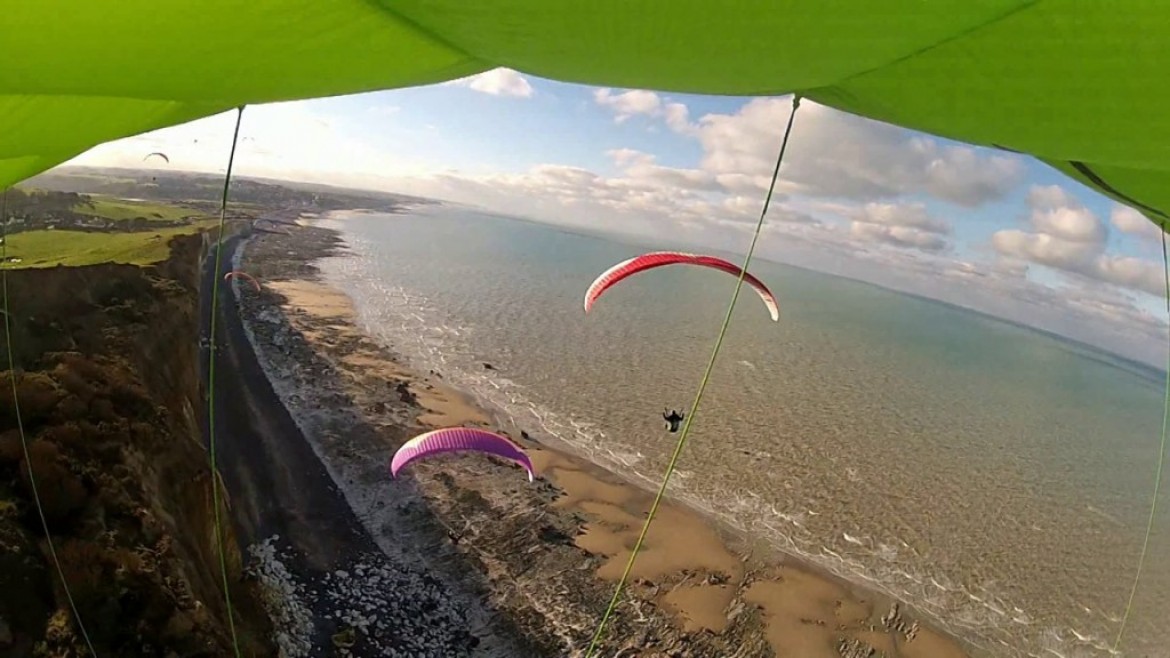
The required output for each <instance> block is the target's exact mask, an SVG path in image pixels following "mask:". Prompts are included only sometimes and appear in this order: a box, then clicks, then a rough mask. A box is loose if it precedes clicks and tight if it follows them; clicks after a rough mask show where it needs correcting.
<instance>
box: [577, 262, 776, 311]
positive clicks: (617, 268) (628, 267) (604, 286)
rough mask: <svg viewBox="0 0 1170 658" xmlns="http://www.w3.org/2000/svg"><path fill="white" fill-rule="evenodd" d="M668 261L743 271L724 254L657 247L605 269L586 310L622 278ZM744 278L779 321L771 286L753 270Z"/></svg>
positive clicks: (587, 295) (733, 272)
mask: <svg viewBox="0 0 1170 658" xmlns="http://www.w3.org/2000/svg"><path fill="white" fill-rule="evenodd" d="M664 265H699V266H702V267H710V268H713V269H716V270H719V271H721V272H726V273H727V274H730V275H732V276H735V277H738V276H739V275H740V273H742V272H743V270H742V269H741V268H740V267H739V266H737V265H735V264H733V263H729V262H727V261H725V260H723V259H722V258H716V257H715V256H700V255H697V254H687V253H682V252H677V251H655V252H651V253H648V254H642V255H641V256H637V257H635V258H631V259H629V260H626V261H622V262H620V263H618V264H617V265H614V266H613V267H611V268H609V269H608V270H606V271H604V272H602V273H601V276H599V277H597V279H596V280H594V281H593V283H592V284H590V285H589V289H588V290H587V291H585V312H586V313H588V312H589V309H590V308H591V307H592V306H593V302H595V301H597V298H598V297H601V294H602V293H604V292H605V291H606V290H608V289H609V288H610V287H612V286H613V285H614V284H616V283H617V282H619V281H621V280H622V279H625V278H627V277H629V276H633V275H634V274H637V273H639V272H645V271H646V270H650V269H654V268H656V267H662V266H664ZM743 280H744V283H746V284H748V285H749V286H751V287H752V288H753V289H754V290H755V291H756V293H757V294H759V296H760V299H762V300H763V301H764V305H765V306H767V307H768V313H769V314H770V315H771V316H772V320H773V321H778V320H779V319H780V306H779V304H777V303H776V297H775V295H773V294H772V291H771V290H768V287H767V286H765V285H764V283H763V282H762V281H760V280H759V279H757V278H756V277H754V276H752V275H751V274H750V273H744V276H743Z"/></svg>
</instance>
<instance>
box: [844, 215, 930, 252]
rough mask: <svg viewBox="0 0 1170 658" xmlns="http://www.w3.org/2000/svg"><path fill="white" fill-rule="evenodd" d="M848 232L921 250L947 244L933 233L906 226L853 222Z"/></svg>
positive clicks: (864, 237)
mask: <svg viewBox="0 0 1170 658" xmlns="http://www.w3.org/2000/svg"><path fill="white" fill-rule="evenodd" d="M849 234H850V235H852V236H853V237H855V238H859V239H862V240H872V241H874V242H884V243H886V244H891V245H894V246H897V247H913V248H915V249H922V250H923V251H942V250H944V249H946V248H947V247H948V246H949V245H948V243H947V241H946V240H945V239H943V238H942V237H940V236H939V235H937V234H935V233H931V232H928V231H923V230H920V229H916V228H911V227H908V226H883V225H881V224H870V223H867V222H853V223H852V224H850V227H849Z"/></svg>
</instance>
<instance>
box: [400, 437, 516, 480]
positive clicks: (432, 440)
mask: <svg viewBox="0 0 1170 658" xmlns="http://www.w3.org/2000/svg"><path fill="white" fill-rule="evenodd" d="M449 452H481V453H485V454H489V455H495V456H497V457H503V458H504V459H507V460H509V461H512V462H515V463H517V464H519V465H520V466H522V467H524V470H525V471H528V481H529V482H531V481H532V479H533V469H532V460H531V459H529V458H528V453H526V452H524V450H523V449H522V448H521V447H520V446H518V445H516V444H515V443H512V442H511V441H509V440H508V439H507V438H506V437H503V436H501V435H499V434H496V433H494V432H488V431H487V430H481V429H474V428H471V427H447V428H443V429H438V430H433V431H430V432H427V433H425V434H420V435H418V436H416V437H414V438H413V439H411V440H409V441H407V442H406V443H404V444H402V447H401V448H399V449H398V452H395V453H394V458H393V459H391V460H390V475H391V476H392V477H398V471H400V470H402V468H403V467H405V466H406V465H407V464H409V463H411V462H413V461H415V460H417V459H423V458H426V457H431V456H433V455H439V454H443V453H449Z"/></svg>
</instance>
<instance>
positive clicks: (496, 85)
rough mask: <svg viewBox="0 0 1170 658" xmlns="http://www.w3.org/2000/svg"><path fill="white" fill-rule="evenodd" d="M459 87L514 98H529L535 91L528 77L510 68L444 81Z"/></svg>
mask: <svg viewBox="0 0 1170 658" xmlns="http://www.w3.org/2000/svg"><path fill="white" fill-rule="evenodd" d="M444 84H449V85H456V86H460V87H469V88H471V89H474V90H475V91H479V92H483V93H485V94H491V95H492V96H512V97H515V98H530V97H532V95H533V94H535V93H536V91H535V90H533V89H532V85H531V84H529V83H528V79H527V78H525V77H524V76H522V75H520V74H519V73H517V72H516V71H513V70H512V69H505V68H498V69H492V70H490V71H485V72H483V73H480V74H478V75H473V76H469V77H466V78H460V79H459V80H452V81H451V82H448V83H444Z"/></svg>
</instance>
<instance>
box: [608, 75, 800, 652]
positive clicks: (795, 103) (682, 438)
mask: <svg viewBox="0 0 1170 658" xmlns="http://www.w3.org/2000/svg"><path fill="white" fill-rule="evenodd" d="M799 107H800V96H794V97H793V98H792V113H791V114H790V115H789V116H788V127H787V128H785V129H784V140H783V141H782V142H781V143H780V153H779V155H777V156H776V167H775V169H773V170H772V181H771V183H770V184H769V185H768V194H767V196H766V197H764V207H763V209H762V210H761V211H760V219H759V221H757V222H756V229H755V232H754V233H752V242H751V245H750V246H749V247H748V251H747V256H746V257H745V258H744V261H743V267H742V268H740V271H739V277H738V278H737V280H736V282H735V290H734V291H733V292H732V295H731V303H730V304H728V307H727V315H726V316H724V318H723V325H722V326H721V327H720V328H719V335H718V337H717V338H716V339H715V347H714V348H713V349H712V350H711V358H710V359H709V360H708V361H707V369H706V370H705V371H704V372H703V378H702V379H701V380H700V381H699V390H698V391H697V392H696V393H695V401H694V403H693V404H692V405H691V412H690V413H689V414H687V417H686V421H684V424H683V428H682V433H681V434H680V435H679V437H678V442H677V443H676V444H675V446H674V452H673V453H672V454H671V456H670V461H669V462H668V463H667V465H666V473H665V474H664V475H663V477H662V485H661V486H659V487H658V493H657V494H655V496H654V502H653V503H652V504H651V505H650V513H649V514H648V515H647V516H646V521H645V522H644V523H643V524H642V530H641V532H640V533H638V541H637V542H635V543H634V549H633V550H632V551H631V552H630V559H629V560H628V561H626V568H625V570H624V571H623V572H622V576H621V578H620V579H618V583H617V586H616V587H615V588H614V592H613V597H612V598H611V599H610V601H609V606H608V607H607V608H606V609H605V614H603V615H602V617H601V621H600V622H599V623H598V625H597V630H596V632H594V634H593V640H592V641H591V642H590V643H589V648H588V649H587V650H586V651H585V658H590V657H591V656H593V653H594V651H595V650H596V649H597V648H598V644H599V643H600V641H601V637H602V635H603V634H604V633H605V625H606V623H607V622H608V621H609V618H610V616H612V615H613V612H614V610H615V609H616V608H617V604H618V601H620V600H621V595H622V590H623V589H624V588H625V586H626V582H627V581H628V580H629V578H630V572H631V571H632V570H633V568H634V561H635V560H636V559H637V558H638V551H639V550H641V548H642V544H643V542H644V541H645V540H646V533H647V532H648V531H649V529H650V523H651V522H652V521H653V520H654V515H655V513H657V512H658V506H659V505H660V504H661V503H662V498H663V497H664V496H665V494H666V487H667V485H668V484H669V483H670V476H671V475H672V474H673V473H674V470H675V466H676V465H677V464H678V459H679V456H680V455H682V451H683V448H684V447H685V446H686V443H687V437H688V436H689V435H690V432H691V424H692V423H694V421H695V416H697V415H698V413H699V404H700V403H701V402H702V401H703V392H704V391H706V389H707V382H709V381H710V379H711V372H712V371H713V370H714V369H715V361H716V359H717V358H718V356H719V350H720V349H721V348H722V347H723V339H724V337H726V336H727V328H728V327H729V326H730V325H731V316H732V314H733V313H734V311H735V303H736V302H737V301H738V300H739V291H740V290H741V289H742V287H743V279H744V276H745V275H746V274H747V271H748V266H749V265H751V262H752V256H753V255H754V254H755V251H756V243H757V242H759V239H760V230H761V229H763V227H764V218H765V217H766V216H767V215H768V206H769V205H770V204H771V202H772V193H773V192H774V191H775V189H776V179H777V178H778V177H779V175H780V163H781V162H783V161H784V151H785V149H787V148H788V136H789V135H790V134H791V133H792V123H793V120H794V119H795V118H796V110H797V109H798V108H799Z"/></svg>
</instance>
